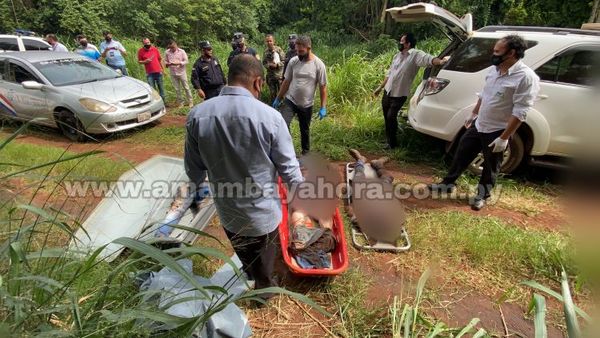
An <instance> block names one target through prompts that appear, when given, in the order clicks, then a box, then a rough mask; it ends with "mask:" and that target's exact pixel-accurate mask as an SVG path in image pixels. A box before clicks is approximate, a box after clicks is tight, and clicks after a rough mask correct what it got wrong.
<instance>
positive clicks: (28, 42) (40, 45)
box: [23, 38, 48, 50]
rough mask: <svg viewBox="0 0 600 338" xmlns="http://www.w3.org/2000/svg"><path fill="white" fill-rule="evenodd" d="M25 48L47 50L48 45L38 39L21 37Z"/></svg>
mask: <svg viewBox="0 0 600 338" xmlns="http://www.w3.org/2000/svg"><path fill="white" fill-rule="evenodd" d="M23 44H24V45H25V50H48V45H47V44H45V43H44V42H42V41H40V40H35V39H27V38H23Z"/></svg>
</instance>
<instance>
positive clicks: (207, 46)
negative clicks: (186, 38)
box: [198, 41, 212, 49]
mask: <svg viewBox="0 0 600 338" xmlns="http://www.w3.org/2000/svg"><path fill="white" fill-rule="evenodd" d="M198 47H200V48H202V49H212V46H211V45H210V42H209V41H200V43H198Z"/></svg>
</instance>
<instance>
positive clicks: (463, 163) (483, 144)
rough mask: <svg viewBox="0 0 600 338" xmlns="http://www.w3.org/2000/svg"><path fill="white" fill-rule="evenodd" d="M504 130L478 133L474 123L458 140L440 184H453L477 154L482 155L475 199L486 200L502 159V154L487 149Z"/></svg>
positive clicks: (494, 182)
mask: <svg viewBox="0 0 600 338" xmlns="http://www.w3.org/2000/svg"><path fill="white" fill-rule="evenodd" d="M502 132H504V130H499V131H495V132H493V133H480V132H478V131H477V128H475V123H473V125H472V126H471V127H470V128H469V129H467V131H466V132H465V133H464V134H463V136H462V137H461V138H460V141H459V143H458V148H457V149H456V155H455V156H454V159H453V160H452V165H451V166H450V170H449V171H448V174H447V175H446V177H445V178H444V180H443V181H442V184H454V182H455V181H456V180H457V179H458V177H459V176H460V175H462V173H463V172H464V171H465V170H466V169H467V167H468V166H469V164H470V163H471V162H473V160H474V159H475V157H477V154H479V152H482V153H483V159H484V162H483V171H482V173H481V178H480V179H479V185H478V187H477V197H479V198H488V197H490V193H491V191H492V189H493V188H494V185H495V184H496V177H497V176H498V173H499V172H500V166H501V164H502V158H503V155H504V153H502V152H500V153H493V152H492V148H490V147H488V146H489V144H490V143H492V142H493V141H494V140H495V139H496V138H497V137H499V136H500V135H502Z"/></svg>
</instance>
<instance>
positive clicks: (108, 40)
mask: <svg viewBox="0 0 600 338" xmlns="http://www.w3.org/2000/svg"><path fill="white" fill-rule="evenodd" d="M104 40H106V42H110V41H111V40H112V38H104Z"/></svg>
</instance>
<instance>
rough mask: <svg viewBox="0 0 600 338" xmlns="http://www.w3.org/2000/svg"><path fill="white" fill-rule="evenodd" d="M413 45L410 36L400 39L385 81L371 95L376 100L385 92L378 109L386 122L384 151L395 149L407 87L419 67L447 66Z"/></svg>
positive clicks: (406, 35) (408, 34) (411, 35)
mask: <svg viewBox="0 0 600 338" xmlns="http://www.w3.org/2000/svg"><path fill="white" fill-rule="evenodd" d="M416 45H417V39H416V38H415V36H414V35H413V34H412V33H406V34H403V35H402V36H401V37H400V43H399V44H398V49H399V50H400V51H399V52H398V54H396V55H395V56H394V60H393V61H392V65H391V66H390V69H389V70H388V72H387V74H386V76H385V79H384V80H383V82H382V83H381V85H380V86H379V87H378V88H377V89H376V90H375V92H374V93H373V94H374V95H375V96H377V95H379V93H380V92H381V90H382V89H385V90H384V92H383V99H382V100H381V106H382V108H383V118H384V120H385V135H386V137H387V144H388V145H387V149H393V148H396V147H397V146H398V141H397V139H396V134H397V133H398V113H399V112H400V109H401V108H402V106H403V105H404V103H405V102H406V98H407V97H408V95H409V94H410V87H411V85H412V83H413V80H414V79H415V76H416V75H417V72H418V71H419V67H431V66H440V65H443V64H444V63H445V62H446V61H445V60H442V59H439V58H436V57H433V56H432V55H429V54H427V53H425V52H423V51H421V50H418V49H415V46H416Z"/></svg>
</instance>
